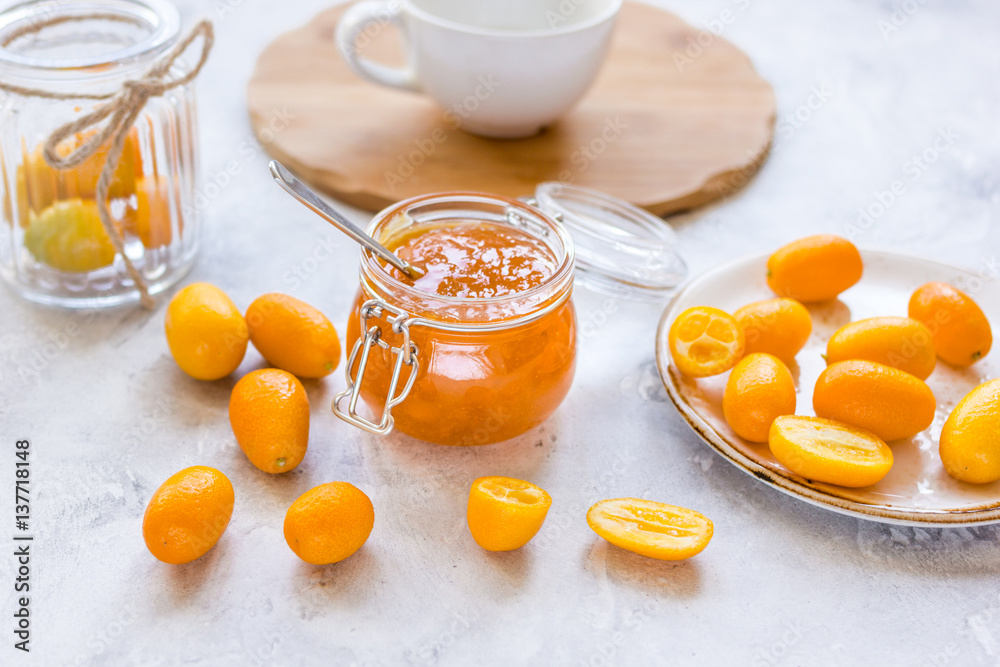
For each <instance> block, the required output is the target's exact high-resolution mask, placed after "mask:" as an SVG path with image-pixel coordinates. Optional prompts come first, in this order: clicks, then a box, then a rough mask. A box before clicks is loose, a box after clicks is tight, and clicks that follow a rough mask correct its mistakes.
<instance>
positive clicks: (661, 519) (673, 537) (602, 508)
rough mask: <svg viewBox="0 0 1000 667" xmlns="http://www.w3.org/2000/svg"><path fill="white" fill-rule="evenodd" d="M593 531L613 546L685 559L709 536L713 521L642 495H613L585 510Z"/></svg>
mask: <svg viewBox="0 0 1000 667" xmlns="http://www.w3.org/2000/svg"><path fill="white" fill-rule="evenodd" d="M587 523H588V524H589V525H590V527H591V528H592V529H593V531H594V532H595V533H597V534H598V535H600V536H601V537H603V538H604V539H606V540H607V541H608V542H611V544H613V545H615V546H616V547H621V548H622V549H625V550H627V551H632V552H634V553H637V554H639V555H642V556H648V557H649V558H656V559H657V560H684V559H685V558H690V557H691V556H695V555H697V554H699V553H701V552H702V551H703V550H704V549H705V547H707V546H708V543H709V541H710V540H711V539H712V532H713V527H712V522H711V521H709V520H708V519H707V518H706V517H705V516H704V515H702V514H700V513H698V512H695V511H694V510H689V509H686V508H684V507H677V506H675V505H667V504H665V503H658V502H655V501H652V500H643V499H641V498H614V499H610V500H602V501H600V502H599V503H596V504H595V505H594V506H593V507H591V508H590V511H588V512H587Z"/></svg>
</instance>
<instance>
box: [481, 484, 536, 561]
mask: <svg viewBox="0 0 1000 667" xmlns="http://www.w3.org/2000/svg"><path fill="white" fill-rule="evenodd" d="M551 505H552V498H551V497H550V496H549V494H548V493H546V492H545V491H544V490H542V489H540V488H539V487H537V486H535V485H534V484H532V483H531V482H526V481H524V480H522V479H514V478H512V477H480V478H479V479H477V480H476V481H474V482H473V483H472V488H471V489H470V490H469V506H468V509H467V511H466V518H467V520H468V523H469V532H471V533H472V538H473V539H474V540H475V541H476V544H478V545H479V546H481V547H482V548H484V549H486V550H487V551H511V550H513V549H519V548H521V547H523V546H524V545H525V544H527V543H528V541H529V540H531V538H532V537H534V536H535V534H536V533H537V532H538V530H539V528H541V527H542V522H544V521H545V515H546V514H548V512H549V507H550V506H551Z"/></svg>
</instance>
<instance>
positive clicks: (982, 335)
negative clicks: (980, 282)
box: [909, 282, 993, 368]
mask: <svg viewBox="0 0 1000 667" xmlns="http://www.w3.org/2000/svg"><path fill="white" fill-rule="evenodd" d="M909 315H910V317H912V318H913V319H915V320H919V321H920V322H923V323H924V325H925V326H926V327H927V328H928V329H929V330H930V332H931V336H932V337H933V338H934V349H935V351H936V352H937V355H938V356H939V357H941V358H942V359H944V360H945V361H947V362H948V363H949V364H952V365H954V366H959V367H961V368H964V367H966V366H969V365H971V364H974V363H975V362H977V361H979V360H980V359H982V358H983V357H985V356H986V355H987V354H988V353H989V351H990V348H991V347H992V346H993V331H992V329H991V328H990V323H989V320H987V319H986V315H985V314H984V313H983V311H982V309H981V308H980V307H979V305H978V304H977V303H976V302H975V301H973V300H972V298H971V297H969V296H968V295H967V294H965V293H964V292H961V291H959V290H957V289H955V288H954V287H952V286H951V285H948V284H946V283H940V282H934V283H927V284H926V285H923V286H921V287H919V288H918V289H917V290H916V291H915V292H914V293H913V295H912V296H911V297H910V305H909Z"/></svg>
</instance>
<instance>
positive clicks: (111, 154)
mask: <svg viewBox="0 0 1000 667" xmlns="http://www.w3.org/2000/svg"><path fill="white" fill-rule="evenodd" d="M76 18H78V19H79V20H86V19H93V18H111V17H109V16H107V15H97V14H95V15H89V16H80V17H76ZM119 20H120V19H119ZM58 22H62V21H61V20H59V19H54V20H52V21H50V22H42V23H40V24H37V25H34V26H32V32H37V31H38V30H41V29H42V28H44V27H46V26H48V25H52V24H54V23H58ZM18 36H19V35H18ZM198 37H201V38H202V48H201V55H200V57H199V58H198V62H197V63H196V64H195V66H194V67H193V68H191V69H190V71H188V73H187V74H185V75H184V76H182V77H180V78H176V79H172V78H170V77H169V74H170V68H171V67H173V65H174V63H175V62H176V61H177V59H178V58H180V57H181V55H182V54H183V53H184V52H185V51H187V49H188V48H189V47H190V46H191V44H192V43H193V42H194V41H195V40H196V39H197V38H198ZM11 39H13V38H9V39H8V40H7V42H8V43H9V41H10V40H11ZM214 43H215V30H214V29H213V27H212V23H211V22H210V21H207V20H204V21H201V22H200V23H198V24H197V25H196V26H195V27H194V28H193V29H192V30H191V32H190V33H188V35H187V37H185V38H184V40H182V41H181V42H179V43H178V44H177V45H176V46H175V47H174V48H173V49H171V50H170V52H169V53H167V54H166V55H165V56H164V57H163V58H162V59H161V60H159V61H158V62H157V63H156V64H155V65H153V67H151V68H150V69H149V71H148V72H146V74H145V75H144V76H143V77H142V78H141V79H136V80H129V81H126V82H125V83H123V84H122V87H121V89H120V90H118V91H117V92H114V93H104V94H89V93H85V94H78V93H53V92H50V91H45V90H34V89H30V88H21V87H19V86H14V85H9V84H6V83H3V82H0V89H2V90H6V91H8V92H11V93H14V94H17V95H23V96H27V97H41V98H46V99H54V100H75V99H90V100H108V102H107V103H106V104H103V105H101V106H100V107H98V108H97V109H96V110H94V111H92V112H91V113H89V114H86V115H85V116H81V117H80V118H77V119H76V120H74V121H72V122H69V123H66V124H65V125H63V126H61V127H59V128H58V129H57V130H56V131H55V132H53V133H52V134H51V135H50V136H49V138H48V139H47V140H46V141H45V145H44V148H43V153H44V156H45V161H46V162H47V163H48V164H49V166H51V167H52V168H54V169H59V170H67V169H73V168H74V167H77V166H79V165H80V164H82V163H83V162H85V161H86V160H87V159H89V158H90V157H91V156H93V155H94V153H96V152H97V151H98V150H100V149H101V147H102V146H104V145H105V143H107V142H108V141H109V140H110V142H111V146H110V148H109V149H108V153H107V156H106V157H105V161H104V166H103V168H102V169H101V175H100V176H99V177H98V179H97V188H96V197H97V211H98V213H99V214H100V217H101V224H102V225H103V226H104V231H105V232H107V234H108V237H109V238H110V239H111V242H112V244H113V245H114V247H115V250H116V251H117V252H118V254H119V255H121V257H122V259H123V260H124V262H125V268H126V269H127V270H128V274H129V276H130V277H131V278H132V280H133V282H134V283H135V285H136V288H138V290H139V294H140V301H141V303H142V305H143V306H144V307H146V308H148V309H152V307H153V306H154V305H155V302H154V301H153V298H152V297H151V296H150V294H149V286H148V285H147V283H146V279H145V278H143V276H142V273H140V272H139V270H138V269H137V268H136V266H135V264H133V263H132V260H131V259H129V257H128V255H126V254H125V239H124V238H123V237H122V234H121V232H119V231H118V228H117V227H116V226H115V224H114V220H113V219H112V217H111V211H110V210H109V208H108V190H109V188H110V185H111V181H112V180H113V179H114V175H115V170H116V169H117V168H118V161H119V160H120V159H121V155H122V151H123V149H124V146H125V139H126V137H127V136H128V134H129V132H130V131H131V129H132V126H133V125H135V121H136V119H137V118H138V117H139V114H141V113H142V110H143V108H145V106H146V103H147V102H148V101H149V98H151V97H159V96H161V95H163V94H164V93H166V92H167V91H169V90H172V89H173V88H177V87H180V86H185V85H187V84H189V83H190V82H191V81H193V80H194V79H195V78H196V77H197V76H198V74H199V73H200V72H201V68H202V67H204V65H205V62H206V61H207V60H208V55H209V53H210V52H211V50H212V45H213V44H214ZM5 45H6V44H5ZM91 128H97V131H96V132H94V133H93V134H91V135H90V136H89V137H88V138H87V139H86V141H84V142H83V143H81V144H80V145H78V146H76V147H74V148H73V150H71V151H70V152H69V153H67V154H66V155H60V154H59V150H58V149H59V145H60V144H61V143H62V142H63V141H65V140H66V139H68V138H69V137H71V136H73V135H75V134H77V133H78V132H80V131H82V130H86V129H91Z"/></svg>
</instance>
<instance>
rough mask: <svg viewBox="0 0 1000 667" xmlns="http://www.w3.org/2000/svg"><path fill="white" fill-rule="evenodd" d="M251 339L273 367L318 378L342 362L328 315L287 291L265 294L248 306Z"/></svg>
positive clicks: (330, 371)
mask: <svg viewBox="0 0 1000 667" xmlns="http://www.w3.org/2000/svg"><path fill="white" fill-rule="evenodd" d="M246 319H247V325H248V326H249V327H250V341H251V342H252V343H253V344H254V347H256V348H257V350H258V351H259V352H260V353H261V354H262V355H264V358H265V359H267V362H268V363H269V364H271V365H272V366H277V367H278V368H281V369H284V370H286V371H288V372H289V373H291V374H293V375H297V376H299V377H302V378H319V377H323V376H324V375H329V374H330V373H332V372H333V371H334V370H336V368H337V365H338V364H339V363H340V337H339V336H338V335H337V330H336V329H335V328H334V326H333V324H331V323H330V320H328V319H327V317H326V315H324V314H323V313H321V312H320V311H318V310H316V309H315V308H313V307H312V306H310V305H309V304H308V303H305V302H304V301H300V300H299V299H296V298H295V297H291V296H288V295H287V294H278V293H273V294H264V295H263V296H260V297H257V299H256V300H255V301H254V302H253V303H251V304H250V307H249V308H247V315H246Z"/></svg>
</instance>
